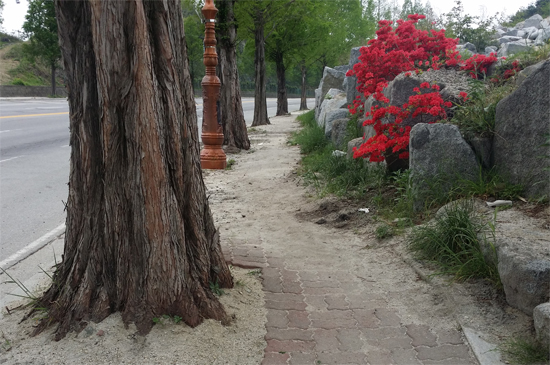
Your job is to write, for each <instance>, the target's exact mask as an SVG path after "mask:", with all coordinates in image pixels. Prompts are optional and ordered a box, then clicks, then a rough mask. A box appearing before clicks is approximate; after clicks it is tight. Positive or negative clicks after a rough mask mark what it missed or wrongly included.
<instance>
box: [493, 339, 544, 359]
mask: <svg viewBox="0 0 550 365" xmlns="http://www.w3.org/2000/svg"><path fill="white" fill-rule="evenodd" d="M501 351H503V352H504V353H505V354H506V355H508V356H509V357H510V363H512V364H548V361H549V360H550V351H549V349H548V348H546V347H545V346H544V345H542V344H541V343H539V342H537V341H535V340H534V339H526V338H515V339H511V340H510V341H508V342H506V343H505V344H504V345H503V346H502V347H501Z"/></svg>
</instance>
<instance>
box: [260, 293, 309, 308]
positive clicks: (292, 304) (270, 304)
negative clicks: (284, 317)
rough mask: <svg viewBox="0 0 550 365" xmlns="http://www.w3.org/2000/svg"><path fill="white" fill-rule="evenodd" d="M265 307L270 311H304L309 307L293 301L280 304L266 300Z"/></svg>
mask: <svg viewBox="0 0 550 365" xmlns="http://www.w3.org/2000/svg"><path fill="white" fill-rule="evenodd" d="M266 294H267V293H266ZM265 307H266V308H268V309H279V310H297V311H303V310H305V309H306V307H307V305H306V303H304V302H292V301H286V302H279V301H276V300H266V301H265Z"/></svg>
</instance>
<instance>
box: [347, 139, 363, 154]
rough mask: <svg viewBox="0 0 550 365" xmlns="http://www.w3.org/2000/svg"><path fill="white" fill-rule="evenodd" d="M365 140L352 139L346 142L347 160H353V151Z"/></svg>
mask: <svg viewBox="0 0 550 365" xmlns="http://www.w3.org/2000/svg"><path fill="white" fill-rule="evenodd" d="M363 142H365V140H364V139H363V138H354V139H352V140H351V141H349V142H348V158H353V152H354V149H358V148H359V147H360V146H361V145H362V144H363Z"/></svg>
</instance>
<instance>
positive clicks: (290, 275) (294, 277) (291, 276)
mask: <svg viewBox="0 0 550 365" xmlns="http://www.w3.org/2000/svg"><path fill="white" fill-rule="evenodd" d="M281 276H282V277H283V280H287V281H300V278H299V277H298V271H293V270H286V269H282V270H281Z"/></svg>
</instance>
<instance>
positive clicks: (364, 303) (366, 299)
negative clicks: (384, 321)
mask: <svg viewBox="0 0 550 365" xmlns="http://www.w3.org/2000/svg"><path fill="white" fill-rule="evenodd" d="M347 301H348V303H349V308H350V309H375V308H384V307H385V306H386V305H387V303H386V301H385V300H383V299H380V298H374V299H372V297H370V296H367V295H364V294H363V295H354V294H348V295H347Z"/></svg>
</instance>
